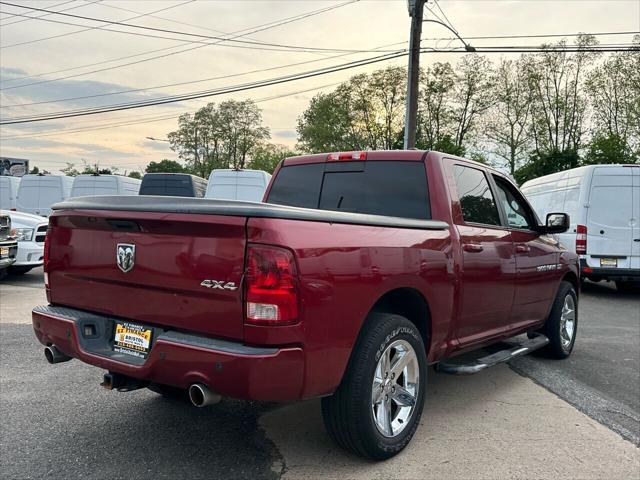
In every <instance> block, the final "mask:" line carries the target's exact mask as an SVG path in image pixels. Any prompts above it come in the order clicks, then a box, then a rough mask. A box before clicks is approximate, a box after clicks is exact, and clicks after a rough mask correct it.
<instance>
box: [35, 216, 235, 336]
mask: <svg viewBox="0 0 640 480" xmlns="http://www.w3.org/2000/svg"><path fill="white" fill-rule="evenodd" d="M245 224H246V218H245V217H242V216H234V217H229V216H222V215H200V214H190V215H181V214H177V213H162V212H125V211H108V210H107V211H105V210H58V211H56V212H55V214H54V215H53V216H52V217H51V231H50V237H49V242H50V245H51V248H50V257H49V264H48V265H49V268H48V275H49V286H50V293H51V297H50V298H51V303H52V304H56V305H64V306H69V307H74V308H78V309H84V310H88V311H92V312H97V313H103V314H108V315H111V316H113V317H116V318H122V319H128V320H135V321H139V322H141V323H145V324H151V325H155V326H163V327H169V328H171V327H173V328H175V329H179V330H184V331H196V332H199V333H204V334H211V335H214V336H219V337H227V338H230V339H242V337H243V310H242V289H241V288H240V285H241V280H242V275H243V270H244V252H245V244H246V229H245ZM119 245H120V246H124V248H125V249H126V248H128V247H127V246H135V252H134V256H133V265H132V266H131V269H130V270H129V271H125V270H127V268H128V267H129V265H127V264H126V263H127V262H126V261H124V262H120V266H119V265H118V260H117V256H118V246H119ZM121 267H122V268H121ZM205 280H209V281H211V282H209V283H208V284H206V285H208V286H209V287H212V286H215V285H220V286H223V285H226V286H227V288H206V287H205V286H203V285H201V283H202V282H203V281H205ZM213 281H215V282H222V283H221V284H216V283H213ZM230 282H232V283H233V284H230ZM234 287H235V288H234Z"/></svg>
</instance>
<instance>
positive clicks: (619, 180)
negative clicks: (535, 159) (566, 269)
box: [522, 165, 640, 292]
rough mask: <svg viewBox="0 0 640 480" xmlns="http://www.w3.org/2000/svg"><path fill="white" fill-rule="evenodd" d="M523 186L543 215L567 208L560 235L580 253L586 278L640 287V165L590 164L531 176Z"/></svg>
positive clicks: (628, 289) (621, 287) (634, 288)
mask: <svg viewBox="0 0 640 480" xmlns="http://www.w3.org/2000/svg"><path fill="white" fill-rule="evenodd" d="M522 191H523V193H524V194H525V195H526V197H527V198H528V200H529V202H531V205H532V206H533V208H534V209H535V210H536V212H537V213H538V215H540V216H544V215H546V214H547V213H549V212H552V211H556V210H561V211H563V212H566V213H568V214H569V216H570V218H571V226H570V228H569V230H568V231H567V232H565V233H562V234H560V235H559V238H560V240H561V241H562V242H563V243H564V244H565V245H566V246H567V248H569V249H571V250H573V251H575V252H576V253H578V254H579V255H580V263H581V267H582V268H581V269H582V278H588V279H590V280H594V281H600V280H611V281H615V282H616V286H617V288H618V289H619V290H622V291H624V292H631V291H640V165H590V166H586V167H579V168H574V169H571V170H566V171H564V172H560V173H554V174H552V175H546V176H544V177H540V178H536V179H534V180H530V181H528V182H526V183H525V184H524V185H522Z"/></svg>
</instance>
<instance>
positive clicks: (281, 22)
mask: <svg viewBox="0 0 640 480" xmlns="http://www.w3.org/2000/svg"><path fill="white" fill-rule="evenodd" d="M350 3H351V2H346V3H342V4H338V5H332V6H330V7H324V8H321V9H317V10H312V11H310V12H306V13H303V14H298V15H294V16H292V17H286V18H284V19H282V20H278V21H275V22H268V23H265V24H262V25H258V26H256V27H251V28H245V29H242V30H238V31H236V32H232V33H231V34H229V35H235V36H233V37H231V38H238V37H244V36H246V35H250V34H253V33H258V32H262V31H265V30H269V29H271V28H275V27H280V26H282V25H286V24H289V23H293V22H296V21H299V20H304V19H306V18H309V17H312V16H315V15H319V14H322V13H325V12H328V11H330V10H335V9H338V8H341V7H343V6H346V5H348V4H350ZM183 42H184V41H183ZM221 42H222V40H221V41H217V42H210V43H205V44H203V45H197V46H195V47H189V48H185V49H182V50H179V51H175V52H169V53H165V54H161V55H156V56H154V57H150V58H146V59H141V60H138V61H134V62H128V63H123V64H120V65H114V66H111V67H105V68H101V69H96V70H91V71H89V72H82V73H77V74H73V75H66V76H63V77H58V78H51V79H46V80H40V81H37V82H30V83H25V84H21V85H14V86H10V87H3V88H0V90H12V89H16V88H23V87H29V86H34V85H42V84H46V83H50V82H56V81H59V80H66V79H69V78H76V77H80V76H84V75H89V74H92V73H98V72H104V71H108V70H113V69H116V68H121V67H126V66H130V65H137V64H139V63H144V62H148V61H151V60H156V59H159V58H166V57H170V56H173V55H177V54H180V53H184V52H189V51H193V50H197V49H200V48H204V47H206V46H210V45H218V44H220V43H221ZM184 43H192V42H190V41H187V42H184ZM177 47H179V45H178V46H171V47H165V48H161V49H156V50H151V51H147V52H142V53H139V54H135V55H128V56H125V57H120V58H115V59H111V60H106V61H102V62H95V63H90V64H86V65H81V66H78V67H74V68H69V69H62V70H56V71H53V72H47V73H40V74H37V75H28V76H23V77H18V78H14V79H9V80H5V81H4V82H3V83H6V82H12V81H16V80H21V79H24V78H35V77H40V76H44V75H50V74H54V73H61V72H65V71H69V70H77V69H79V68H86V67H91V66H96V65H101V64H105V63H111V62H115V61H118V60H125V59H128V58H135V57H139V56H142V55H147V54H149V53H157V52H161V51H166V50H171V49H174V48H177Z"/></svg>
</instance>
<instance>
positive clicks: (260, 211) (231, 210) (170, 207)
mask: <svg viewBox="0 0 640 480" xmlns="http://www.w3.org/2000/svg"><path fill="white" fill-rule="evenodd" d="M52 209H53V210H110V211H121V212H162V213H197V214H201V215H228V216H232V217H254V218H281V219H287V220H304V221H310V222H325V223H346V224H354V225H372V226H380V227H393V228H412V229H417V230H446V229H448V228H449V225H448V224H447V223H446V222H442V221H440V220H420V219H413V218H400V217H385V216H381V215H367V214H362V213H349V212H335V211H331V210H315V209H310V208H298V207H288V206H284V205H275V204H270V203H257V202H243V201H239V200H214V199H203V198H187V197H157V196H133V195H131V196H129V195H121V196H107V195H103V196H95V197H77V198H70V199H68V200H65V201H63V202H60V203H56V204H55V205H53V207H52Z"/></svg>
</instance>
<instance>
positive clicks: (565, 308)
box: [560, 295, 576, 350]
mask: <svg viewBox="0 0 640 480" xmlns="http://www.w3.org/2000/svg"><path fill="white" fill-rule="evenodd" d="M575 331H576V303H575V301H574V299H573V296H571V295H567V296H566V297H564V305H562V313H561V314H560V341H561V342H562V348H564V349H565V350H566V349H567V348H569V345H571V341H572V340H573V335H574V334H575Z"/></svg>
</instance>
